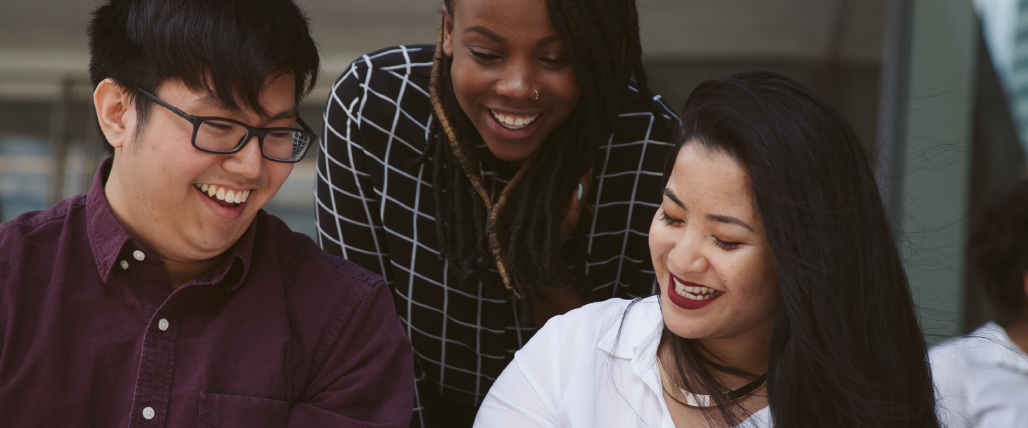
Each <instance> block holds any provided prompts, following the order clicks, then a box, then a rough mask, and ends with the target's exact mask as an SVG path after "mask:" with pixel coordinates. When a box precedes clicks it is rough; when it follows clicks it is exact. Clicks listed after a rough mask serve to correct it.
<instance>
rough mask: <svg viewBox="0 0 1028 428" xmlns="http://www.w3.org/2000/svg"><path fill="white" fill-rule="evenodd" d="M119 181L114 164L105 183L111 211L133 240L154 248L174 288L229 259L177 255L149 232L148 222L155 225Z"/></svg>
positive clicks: (219, 256)
mask: <svg viewBox="0 0 1028 428" xmlns="http://www.w3.org/2000/svg"><path fill="white" fill-rule="evenodd" d="M119 183H121V181H120V180H119V179H118V168H115V167H112V168H111V172H110V175H109V176H108V177H107V182H106V183H104V194H105V195H106V197H107V203H108V205H109V206H110V207H111V212H112V213H113V214H114V218H115V219H117V220H118V223H119V224H121V226H122V227H124V228H125V230H126V231H127V232H128V234H129V235H130V236H132V238H133V239H135V240H136V241H138V242H139V243H140V244H142V245H143V246H144V247H146V248H147V249H148V250H150V251H152V252H153V253H154V254H155V255H156V256H157V258H158V259H160V260H161V261H162V262H164V267H165V269H167V272H168V280H169V281H170V282H171V289H172V290H178V289H179V288H180V287H182V286H183V285H185V284H186V283H187V282H189V281H192V280H195V279H199V278H202V277H203V276H204V275H206V274H207V273H209V272H211V271H212V270H214V269H215V268H216V267H218V264H220V263H221V261H222V260H224V259H225V253H222V254H218V255H216V256H214V257H211V258H208V259H201V260H189V259H188V258H185V257H175V256H174V255H172V254H171V252H170V251H167V250H166V248H165V247H166V246H165V245H162V244H161V242H160V238H159V237H156V238H155V237H152V236H150V235H148V234H146V233H145V232H146V230H147V228H146V225H147V224H152V222H148V221H147V219H146V218H138V216H135V215H133V214H134V213H135V212H136V211H133V210H131V209H129V207H130V206H131V202H130V201H127V200H126V197H125V196H124V195H125V194H126V193H125V189H124V188H123V186H121V185H120V184H119Z"/></svg>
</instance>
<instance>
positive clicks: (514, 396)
mask: <svg viewBox="0 0 1028 428" xmlns="http://www.w3.org/2000/svg"><path fill="white" fill-rule="evenodd" d="M629 303H631V301H629V300H622V299H611V300H607V301H605V302H599V303H593V304H590V305H586V306H584V307H582V308H579V309H575V310H573V311H571V312H568V313H567V314H565V315H562V316H558V317H554V318H552V319H551V320H550V321H549V322H547V323H546V325H545V326H544V327H543V328H542V329H540V330H539V332H538V333H536V335H535V336H534V337H532V340H530V341H529V342H528V344H527V345H525V347H524V348H522V349H521V350H520V351H518V352H517V353H516V354H515V355H514V361H513V362H511V363H510V365H508V366H507V368H506V369H505V370H504V371H503V373H502V374H501V375H500V377H499V378H498V379H496V383H495V384H493V386H492V388H490V389H489V395H487V396H486V398H485V401H483V402H482V408H481V410H479V412H478V416H477V417H476V418H475V427H476V428H477V427H482V428H495V427H500V428H503V427H510V428H530V427H588V428H593V427H596V428H600V427H618V428H622V427H624V428H629V427H648V428H654V427H664V428H673V427H674V423H673V422H672V421H671V414H670V413H668V408H667V403H666V402H665V401H664V394H663V390H662V389H661V387H660V377H659V376H660V375H659V374H658V372H657V365H656V355H657V345H658V344H660V333H661V330H662V329H663V326H664V324H663V318H662V317H661V313H660V303H659V302H658V301H657V298H656V297H650V298H647V299H643V300H641V301H639V302H638V303H636V304H634V305H632V307H631V310H630V311H629V312H628V314H627V317H623V315H625V309H626V308H628V306H629ZM622 319H624V322H623V323H622ZM619 331H620V336H619ZM770 419H771V417H770V411H769V410H768V408H767V407H765V408H763V409H761V410H759V411H757V412H756V413H754V414H753V415H752V416H750V418H749V419H747V420H746V421H744V422H743V423H742V424H741V425H739V427H746V428H763V427H770V426H771V424H770V422H769V421H770Z"/></svg>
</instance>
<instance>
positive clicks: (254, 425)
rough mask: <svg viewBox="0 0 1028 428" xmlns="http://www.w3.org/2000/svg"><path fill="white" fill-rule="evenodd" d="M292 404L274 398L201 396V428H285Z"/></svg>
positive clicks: (206, 394) (209, 394)
mask: <svg viewBox="0 0 1028 428" xmlns="http://www.w3.org/2000/svg"><path fill="white" fill-rule="evenodd" d="M288 424H289V403H286V402H285V401H280V400H272V399H270V398H257V397H246V396H243V395H228V394H211V393H207V392H201V393H200V423H199V428H235V427H246V428H272V427H274V428H284V427H285V426H286V425H288Z"/></svg>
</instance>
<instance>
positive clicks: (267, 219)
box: [0, 159, 414, 428]
mask: <svg viewBox="0 0 1028 428" xmlns="http://www.w3.org/2000/svg"><path fill="white" fill-rule="evenodd" d="M110 164H111V161H110V160H109V159H108V160H107V161H105V162H104V164H103V165H102V166H101V167H100V169H99V170H98V171H97V174H96V177H95V178H94V179H93V185H92V188H91V189H90V190H89V194H88V195H86V196H77V197H74V198H71V199H68V200H65V201H63V202H60V203H58V204H57V205H55V206H53V207H52V208H50V209H48V210H46V211H40V212H33V213H27V214H24V215H21V216H19V217H18V218H15V219H14V220H11V221H9V222H6V223H3V224H0V427H169V428H170V427H189V428H196V427H197V426H199V427H251V428H252V427H286V426H288V427H337V426H338V427H366V426H367V427H370V426H374V427H386V426H392V427H406V426H407V425H408V423H409V422H408V421H409V420H410V417H411V405H412V404H411V403H412V400H413V386H414V377H413V376H414V375H413V362H412V357H411V346H410V343H409V342H408V341H407V338H406V336H405V335H404V333H403V331H402V330H401V328H400V324H399V321H398V319H397V317H396V312H395V309H394V307H393V302H392V298H391V297H390V293H389V290H388V288H387V287H386V285H385V283H384V282H383V281H382V279H381V278H380V277H378V276H377V275H374V274H371V273H369V272H367V271H365V270H364V269H361V268H359V267H357V266H356V265H353V264H351V263H349V262H347V261H345V260H343V259H340V258H337V257H334V256H331V255H328V254H327V253H325V252H324V251H322V250H321V249H320V248H318V246H317V245H316V244H315V243H314V242H313V241H311V240H310V239H309V238H307V237H306V236H304V235H301V234H298V233H294V232H291V231H290V230H289V228H288V227H286V225H285V224H283V223H282V222H281V221H280V220H278V219H277V218H275V217H272V216H271V215H268V214H267V213H265V212H263V211H261V212H260V213H259V214H258V215H257V217H256V218H255V219H254V221H253V224H251V225H250V228H249V229H248V230H247V232H246V233H245V234H244V235H243V237H242V238H241V239H240V240H239V242H237V243H236V244H235V246H233V247H232V248H231V249H230V250H229V251H228V257H227V258H226V259H225V261H224V262H223V263H222V264H221V265H220V266H219V267H218V268H216V269H215V270H214V271H213V272H211V273H210V274H209V275H207V276H205V277H204V278H201V279H199V280H196V281H192V282H190V283H187V284H186V285H184V286H183V287H181V288H179V289H178V290H176V291H174V292H172V290H171V283H170V281H169V279H168V276H167V273H166V270H165V268H164V264H163V263H162V262H161V261H160V260H158V259H157V258H156V257H154V255H153V254H152V253H151V252H150V251H149V250H147V248H145V247H144V246H142V245H141V244H140V243H139V242H137V241H136V240H134V239H133V238H132V237H131V236H129V234H128V232H126V230H125V229H124V228H123V227H122V226H121V224H119V223H118V221H117V220H116V219H115V217H114V214H113V213H112V212H111V208H110V205H108V202H107V197H106V195H105V194H104V182H105V181H106V176H107V173H108V172H109V170H110ZM312 221H313V219H312Z"/></svg>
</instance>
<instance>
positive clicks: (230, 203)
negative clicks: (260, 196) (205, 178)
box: [193, 183, 250, 208]
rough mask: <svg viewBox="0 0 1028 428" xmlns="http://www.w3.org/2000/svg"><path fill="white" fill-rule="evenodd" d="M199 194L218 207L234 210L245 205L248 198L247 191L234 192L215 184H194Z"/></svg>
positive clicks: (248, 192) (248, 193)
mask: <svg viewBox="0 0 1028 428" xmlns="http://www.w3.org/2000/svg"><path fill="white" fill-rule="evenodd" d="M193 187H196V188H197V190H199V191H200V192H201V193H204V194H205V195H206V196H207V197H208V198H210V199H211V200H213V201H214V202H216V203H217V204H218V205H221V206H223V207H229V208H234V207H238V206H240V205H242V204H244V203H246V199H247V198H248V197H250V191H249V190H242V191H238V192H237V191H234V190H231V189H226V188H224V187H222V186H218V185H216V184H199V183H197V184H194V185H193Z"/></svg>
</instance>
